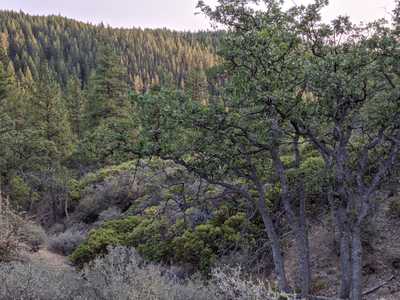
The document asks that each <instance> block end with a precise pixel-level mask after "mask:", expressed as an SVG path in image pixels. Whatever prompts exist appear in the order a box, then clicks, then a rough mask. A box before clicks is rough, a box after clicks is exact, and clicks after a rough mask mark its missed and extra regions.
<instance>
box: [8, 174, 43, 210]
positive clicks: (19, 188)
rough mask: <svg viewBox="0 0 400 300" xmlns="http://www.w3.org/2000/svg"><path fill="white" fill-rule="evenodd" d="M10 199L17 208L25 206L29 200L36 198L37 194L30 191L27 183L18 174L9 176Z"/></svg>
mask: <svg viewBox="0 0 400 300" xmlns="http://www.w3.org/2000/svg"><path fill="white" fill-rule="evenodd" d="M10 186H11V199H13V204H14V206H15V207H17V208H25V207H27V205H28V204H29V202H30V201H31V200H36V199H37V194H36V193H32V191H31V188H30V187H29V185H27V184H26V183H25V181H24V180H23V179H22V178H21V177H20V176H14V177H12V178H11V182H10Z"/></svg>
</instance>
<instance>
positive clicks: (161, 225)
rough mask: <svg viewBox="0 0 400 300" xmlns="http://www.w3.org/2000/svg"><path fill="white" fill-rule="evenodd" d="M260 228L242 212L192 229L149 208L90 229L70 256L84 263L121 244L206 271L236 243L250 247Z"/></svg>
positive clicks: (150, 256) (156, 258)
mask: <svg viewBox="0 0 400 300" xmlns="http://www.w3.org/2000/svg"><path fill="white" fill-rule="evenodd" d="M220 221H222V220H221V219H220ZM259 230H260V229H259V228H258V227H257V226H255V225H254V224H250V223H248V222H247V221H246V217H245V215H244V214H243V213H238V214H235V215H232V216H230V217H228V218H227V219H225V220H224V221H223V223H220V222H219V221H217V219H215V220H210V222H207V223H204V224H200V225H198V226H196V227H195V228H193V229H191V228H188V227H187V226H186V225H185V223H184V221H183V220H182V219H180V220H177V221H176V223H174V224H171V223H170V222H169V221H168V220H167V219H166V218H165V217H160V216H158V215H154V208H152V209H151V210H150V211H149V210H148V211H147V213H146V215H145V216H141V217H139V216H132V217H127V218H124V219H119V220H115V221H109V222H106V223H105V224H104V225H103V226H101V227H100V228H99V229H96V230H93V231H92V232H90V234H89V237H88V239H87V240H86V241H85V242H84V243H83V244H81V245H80V246H79V247H78V248H77V249H76V250H75V251H74V253H73V254H72V255H71V256H70V259H71V261H72V262H73V263H75V264H77V265H79V266H83V264H85V263H88V262H89V261H91V260H93V259H94V258H95V257H97V256H101V255H103V254H104V253H105V251H106V249H107V246H115V245H123V246H129V247H134V248H135V249H136V250H137V251H138V252H139V253H140V254H141V255H142V256H143V257H144V258H145V259H147V260H150V261H154V262H162V263H171V262H172V263H175V264H178V265H183V264H190V265H191V266H192V268H193V269H194V270H200V271H201V272H203V274H208V272H209V271H210V269H211V268H212V266H213V265H214V264H215V262H216V261H217V258H218V257H220V256H221V255H224V254H225V253H227V252H229V251H230V250H232V249H233V248H235V247H236V250H239V249H240V248H243V249H244V248H246V247H251V245H252V244H253V243H254V240H255V237H256V235H258V234H259ZM244 232H247V234H243V233H244Z"/></svg>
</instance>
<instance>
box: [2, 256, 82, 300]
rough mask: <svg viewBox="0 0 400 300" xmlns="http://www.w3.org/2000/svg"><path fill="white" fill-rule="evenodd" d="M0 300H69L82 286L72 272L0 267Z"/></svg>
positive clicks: (39, 267)
mask: <svg viewBox="0 0 400 300" xmlns="http://www.w3.org/2000/svg"><path fill="white" fill-rule="evenodd" d="M0 282H1V288H0V299H1V300H9V299H39V300H51V299H60V300H64V299H65V300H70V299H77V298H76V296H77V295H79V294H82V293H83V291H84V288H83V287H84V285H83V282H82V280H81V278H80V276H79V275H78V274H76V273H74V272H73V271H68V270H64V269H55V268H50V267H49V266H46V265H39V264H26V265H24V264H21V263H9V264H0Z"/></svg>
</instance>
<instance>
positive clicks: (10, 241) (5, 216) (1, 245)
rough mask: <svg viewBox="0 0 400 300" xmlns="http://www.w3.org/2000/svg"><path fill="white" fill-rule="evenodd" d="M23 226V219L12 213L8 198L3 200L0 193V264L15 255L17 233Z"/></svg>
mask: <svg viewBox="0 0 400 300" xmlns="http://www.w3.org/2000/svg"><path fill="white" fill-rule="evenodd" d="M23 224H24V221H23V219H22V218H20V217H19V216H18V215H17V214H15V213H14V212H13V210H12V209H11V207H10V204H9V201H8V198H3V196H2V194H1V191H0V228H1V230H0V262H4V261H8V260H10V259H12V258H13V257H14V256H15V255H17V251H18V246H19V236H18V231H19V230H20V228H21V227H22V226H23Z"/></svg>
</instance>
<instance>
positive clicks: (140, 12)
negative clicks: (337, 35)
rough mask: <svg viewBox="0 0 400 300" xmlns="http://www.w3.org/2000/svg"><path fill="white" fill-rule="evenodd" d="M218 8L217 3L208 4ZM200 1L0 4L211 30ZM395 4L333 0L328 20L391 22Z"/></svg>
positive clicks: (27, 0) (0, 4)
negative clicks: (348, 18) (342, 17)
mask: <svg viewBox="0 0 400 300" xmlns="http://www.w3.org/2000/svg"><path fill="white" fill-rule="evenodd" d="M286 1H287V3H288V4H290V3H297V4H307V3H310V2H312V0H286ZM205 2H206V3H208V4H215V3H216V2H217V1H216V0H205ZM196 3H197V0H0V9H11V10H17V11H19V10H22V11H24V12H26V13H30V14H39V15H49V14H57V15H58V14H60V15H62V16H66V17H69V18H73V19H77V20H80V21H85V22H90V23H94V24H98V23H100V22H103V23H104V24H105V25H110V26H113V27H126V28H130V27H142V28H162V27H167V28H170V29H176V30H199V29H207V28H209V22H208V21H207V20H206V19H205V18H204V17H203V16H201V15H197V16H196V15H195V14H194V13H195V12H196V9H195V7H196ZM393 7H394V0H330V5H329V7H328V8H326V9H325V10H324V13H323V16H324V19H325V20H330V19H332V18H333V17H335V16H337V15H338V14H342V15H349V16H351V17H352V20H353V21H354V22H360V21H371V20H374V19H377V18H381V17H386V18H390V12H391V10H392V9H393Z"/></svg>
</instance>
